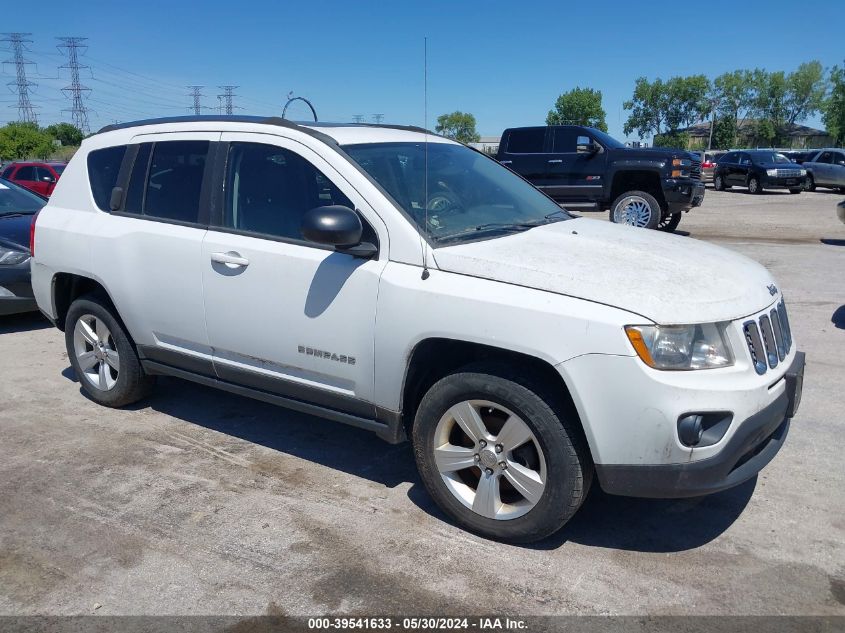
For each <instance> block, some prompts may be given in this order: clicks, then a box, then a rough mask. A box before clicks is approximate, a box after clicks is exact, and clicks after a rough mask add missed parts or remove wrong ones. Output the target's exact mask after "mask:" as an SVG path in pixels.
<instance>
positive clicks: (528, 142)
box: [508, 127, 546, 154]
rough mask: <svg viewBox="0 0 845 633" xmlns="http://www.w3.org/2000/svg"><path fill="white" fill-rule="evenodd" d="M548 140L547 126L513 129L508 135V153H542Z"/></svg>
mask: <svg viewBox="0 0 845 633" xmlns="http://www.w3.org/2000/svg"><path fill="white" fill-rule="evenodd" d="M545 140H546V128H544V127H528V128H523V129H517V130H511V132H510V135H509V136H508V153H510V154H542V153H543V145H544V143H545Z"/></svg>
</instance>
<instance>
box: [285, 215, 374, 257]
mask: <svg viewBox="0 0 845 633" xmlns="http://www.w3.org/2000/svg"><path fill="white" fill-rule="evenodd" d="M301 230H302V236H303V237H304V238H305V239H306V240H308V241H309V242H314V243H316V244H325V245H327V246H334V247H335V249H337V250H338V251H341V252H344V253H348V254H350V255H353V256H355V257H364V258H368V257H372V256H373V255H375V254H376V252H377V250H378V249H376V247H375V245H373V244H370V243H369V242H366V243H361V236H362V235H363V232H364V227H363V226H362V225H361V218H360V217H358V214H357V213H356V212H355V211H353V210H352V209H350V208H349V207H344V206H342V205H339V204H335V205H330V206H326V207H316V208H314V209H311V210H310V211H307V212H306V213H305V215H303V216H302V225H301Z"/></svg>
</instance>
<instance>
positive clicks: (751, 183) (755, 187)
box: [748, 176, 763, 194]
mask: <svg viewBox="0 0 845 633" xmlns="http://www.w3.org/2000/svg"><path fill="white" fill-rule="evenodd" d="M748 193H753V194H758V193H763V187H761V186H760V179H759V178H757V176H751V178H749V179H748Z"/></svg>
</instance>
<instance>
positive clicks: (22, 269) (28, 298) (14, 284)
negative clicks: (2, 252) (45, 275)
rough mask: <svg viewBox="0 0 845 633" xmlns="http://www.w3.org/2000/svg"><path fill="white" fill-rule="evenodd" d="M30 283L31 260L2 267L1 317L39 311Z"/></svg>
mask: <svg viewBox="0 0 845 633" xmlns="http://www.w3.org/2000/svg"><path fill="white" fill-rule="evenodd" d="M37 309H38V307H37V305H36V303H35V298H34V297H33V295H32V284H31V283H30V273H29V260H27V261H26V262H24V263H23V264H20V265H18V266H2V267H0V316H5V315H7V314H18V313H19V312H32V311H33V310H37Z"/></svg>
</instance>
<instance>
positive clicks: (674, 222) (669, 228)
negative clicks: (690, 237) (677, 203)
mask: <svg viewBox="0 0 845 633" xmlns="http://www.w3.org/2000/svg"><path fill="white" fill-rule="evenodd" d="M680 223H681V214H680V213H673V214H672V215H664V216H663V219H661V220H660V223H659V224H658V225H657V228H658V229H660V230H661V231H666V232H667V233H672V232H673V231H674V230H675V229H676V228H678V225H679V224H680Z"/></svg>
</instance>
